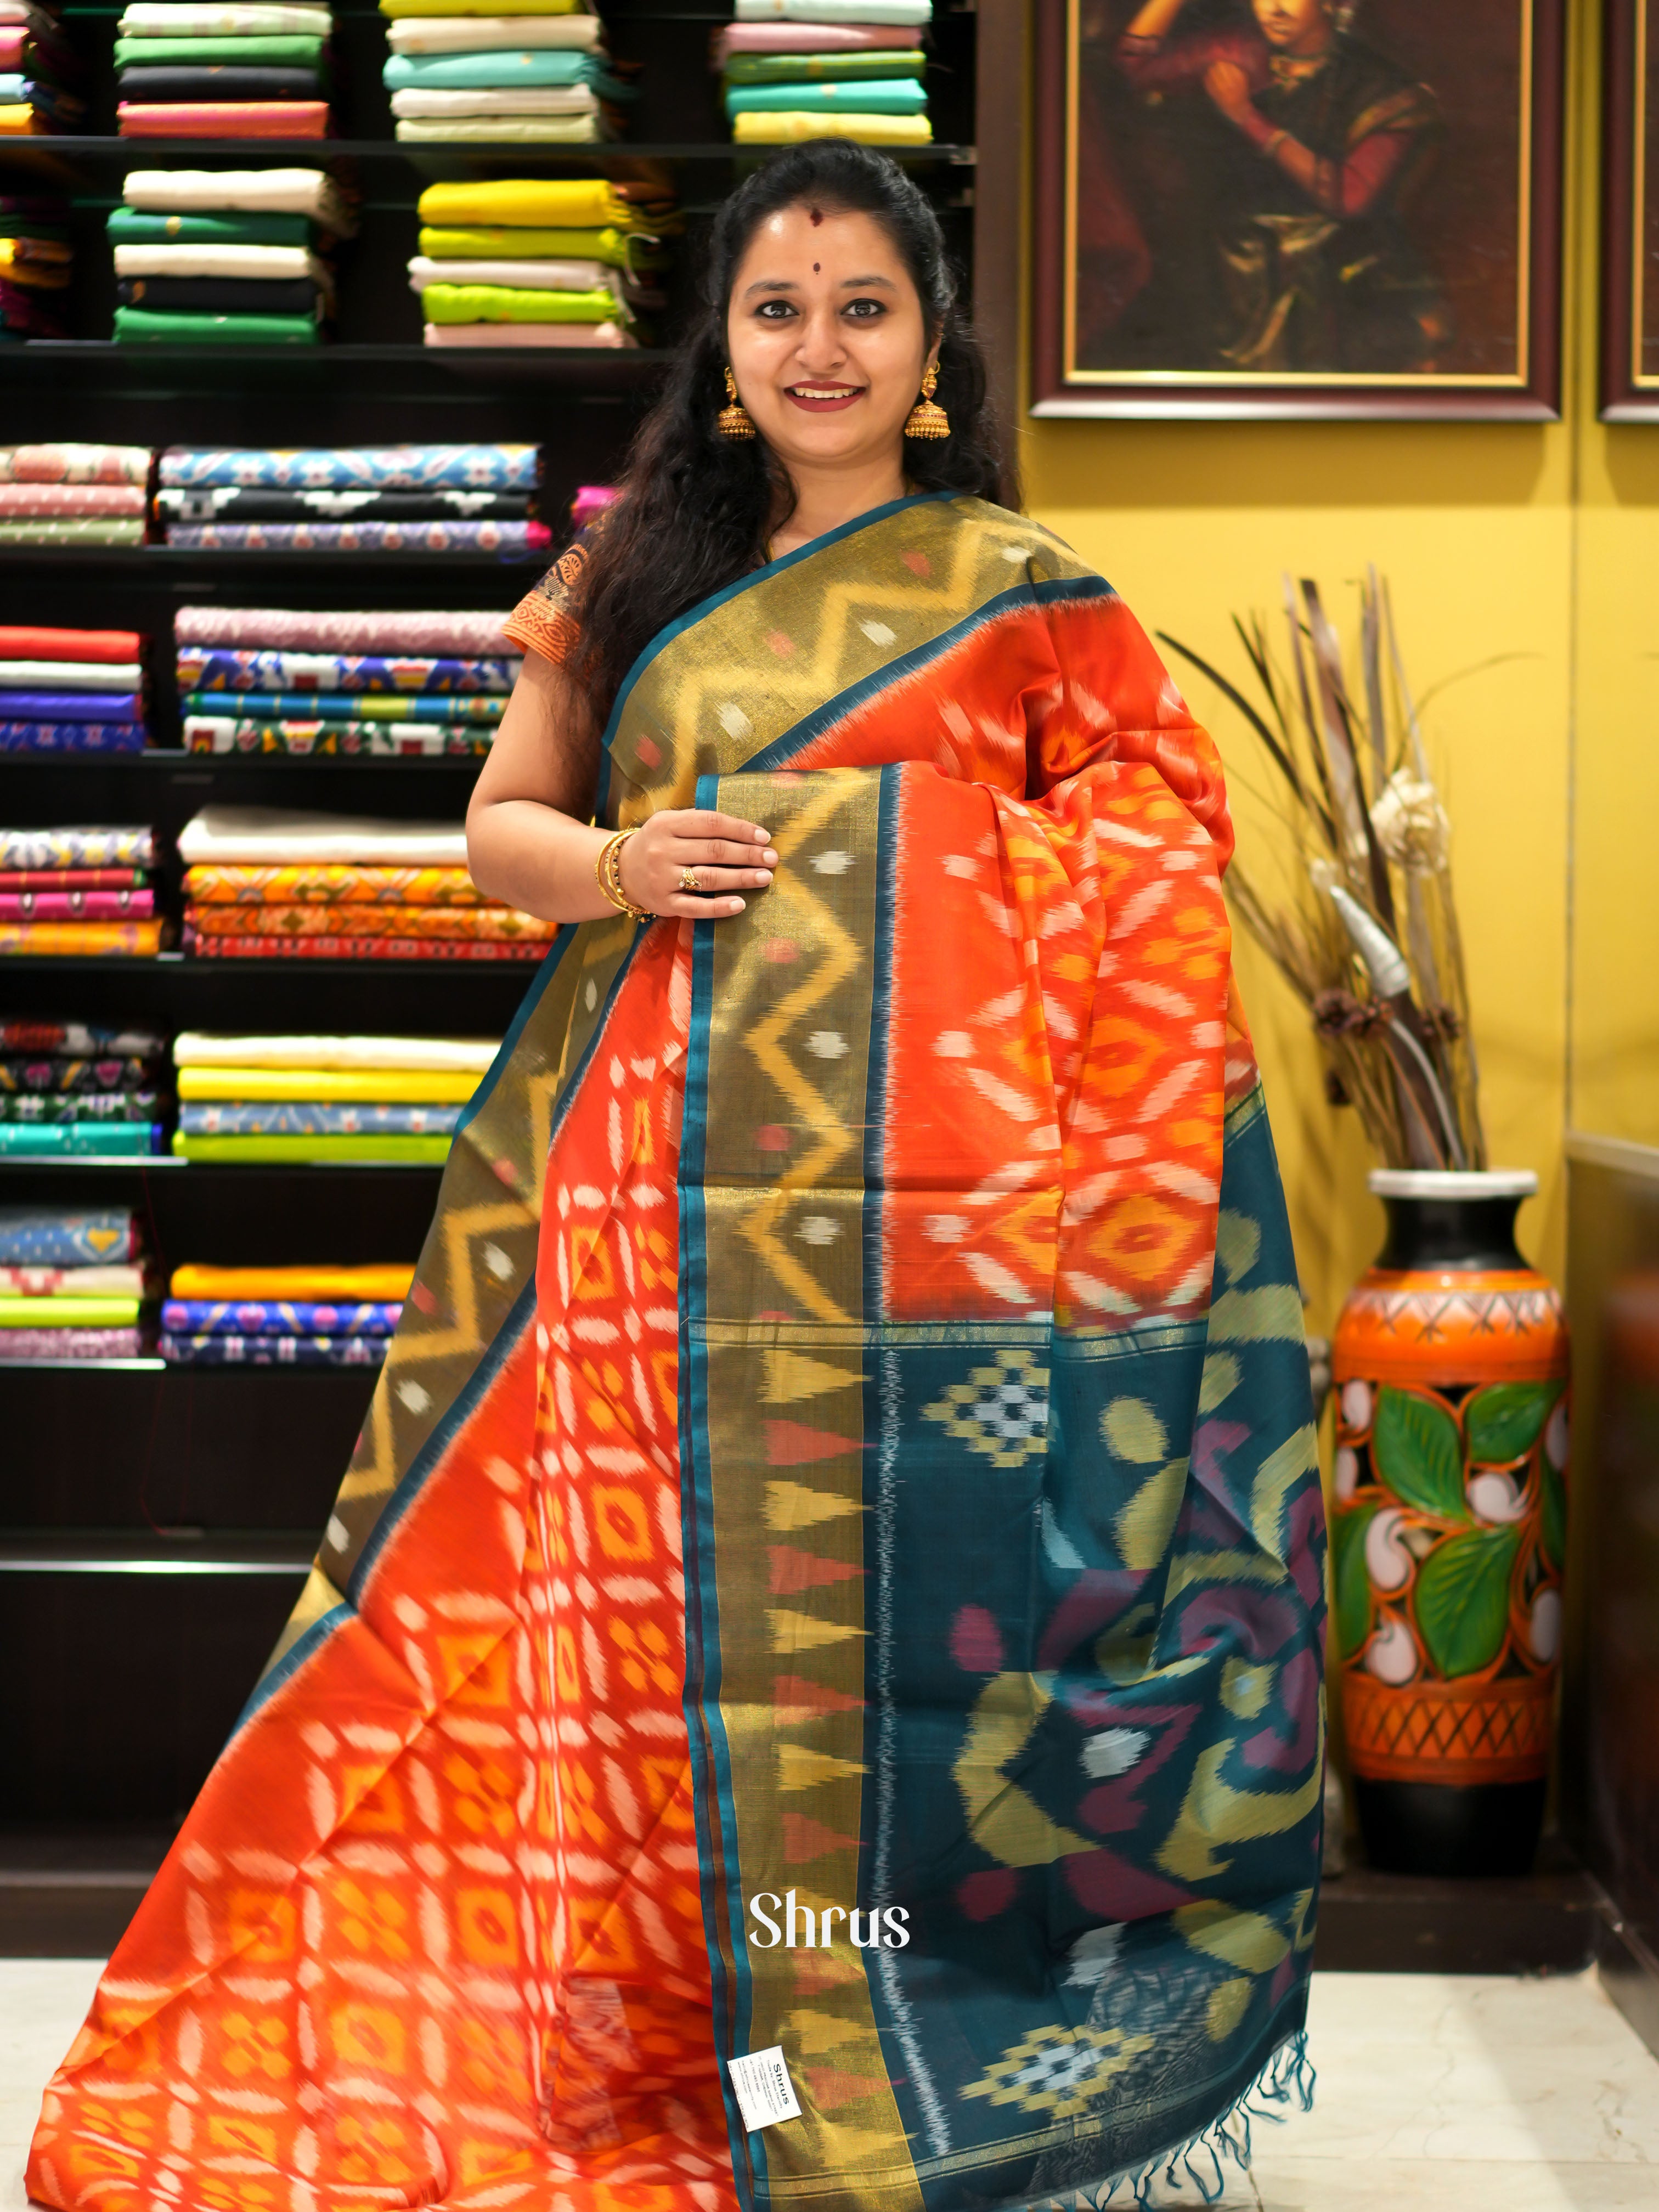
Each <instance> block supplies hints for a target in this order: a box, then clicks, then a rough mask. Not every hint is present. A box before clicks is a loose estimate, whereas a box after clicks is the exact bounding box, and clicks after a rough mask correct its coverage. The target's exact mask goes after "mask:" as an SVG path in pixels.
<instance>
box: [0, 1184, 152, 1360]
mask: <svg viewBox="0 0 1659 2212" xmlns="http://www.w3.org/2000/svg"><path fill="white" fill-rule="evenodd" d="M150 1287H151V1278H150V1274H149V1269H148V1268H147V1267H146V1265H145V1258H144V1250H143V1242H142V1238H141V1237H140V1233H139V1228H138V1224H137V1220H136V1218H134V1216H133V1215H132V1213H131V1212H130V1211H129V1210H128V1209H127V1208H126V1207H125V1206H108V1207H103V1208H100V1209H97V1210H95V1211H93V1212H77V1211H73V1210H71V1209H70V1208H68V1207H63V1206H0V1362H4V1361H8V1360H17V1359H135V1358H137V1357H138V1356H139V1353H140V1352H141V1350H142V1339H141V1337H140V1334H139V1328H140V1322H141V1319H142V1316H143V1305H144V1301H145V1299H146V1297H149V1294H150Z"/></svg>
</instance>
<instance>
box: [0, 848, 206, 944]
mask: <svg viewBox="0 0 1659 2212" xmlns="http://www.w3.org/2000/svg"><path fill="white" fill-rule="evenodd" d="M154 866H155V833H154V831H153V830H149V829H101V828H96V829H87V828H81V827H75V828H70V829H0V883H4V884H15V885H16V886H17V887H18V888H17V889H16V890H14V891H12V892H11V893H10V894H9V898H15V899H18V900H27V901H28V902H30V903H29V906H28V908H27V911H26V910H25V909H24V908H22V907H21V906H19V907H18V908H17V909H16V910H15V918H14V915H13V914H12V913H11V912H8V911H6V910H5V909H0V953H13V954H18V955H33V954H40V953H53V954H61V955H70V954H76V953H78V954H81V955H82V956H88V955H91V954H94V953H100V954H101V953H134V954H152V953H156V952H159V951H161V947H162V946H163V945H168V944H171V943H172V941H173V937H172V927H173V926H172V924H171V923H170V922H167V921H158V920H157V919H156V918H155V909H154V905H153V897H154V895H153V893H152V892H151V890H150V889H149V870H150V869H151V868H153V867H154ZM106 898H113V899H115V900H117V901H119V900H121V899H123V898H125V899H126V900H128V901H129V902H130V903H128V904H127V905H125V906H120V905H118V906H117V907H116V908H114V910H113V911H111V910H109V909H107V908H105V907H104V905H103V904H102V901H103V900H105V899H106ZM42 899H50V900H52V901H53V902H54V903H53V904H52V905H50V906H48V907H47V908H46V911H45V912H44V913H42V912H41V911H40V901H41V900H42ZM59 899H61V900H63V901H64V904H63V905H61V906H59V905H58V904H56V903H55V902H56V901H58V900H59ZM88 901H96V902H99V903H97V904H95V905H93V906H90V907H89V906H88ZM137 902H142V903H137Z"/></svg>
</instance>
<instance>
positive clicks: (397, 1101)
mask: <svg viewBox="0 0 1659 2212" xmlns="http://www.w3.org/2000/svg"><path fill="white" fill-rule="evenodd" d="M477 1087H478V1078H477V1076H476V1075H469V1074H465V1073H462V1074H459V1075H445V1074H441V1073H437V1072H436V1071H435V1070H430V1069H427V1070H422V1069H410V1068H404V1067H351V1068H345V1067H181V1068H180V1069H179V1097H181V1098H238V1099H244V1100H246V1101H248V1102H249V1103H252V1102H253V1101H255V1100H262V1099H268V1098H298V1099H301V1100H303V1101H304V1102H305V1103H307V1105H309V1104H311V1103H313V1101H315V1102H316V1103H319V1104H321V1103H323V1102H324V1101H325V1100H328V1099H355V1100H356V1101H357V1102H358V1103H363V1104H368V1105H374V1106H404V1105H409V1106H464V1105H465V1103H466V1102H467V1100H468V1099H469V1098H470V1097H471V1096H472V1094H473V1092H474V1091H476V1090H477Z"/></svg>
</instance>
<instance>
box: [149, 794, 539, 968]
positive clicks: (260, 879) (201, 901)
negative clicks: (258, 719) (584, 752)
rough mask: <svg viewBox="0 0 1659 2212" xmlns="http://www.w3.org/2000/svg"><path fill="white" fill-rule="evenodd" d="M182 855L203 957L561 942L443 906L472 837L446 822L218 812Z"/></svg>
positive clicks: (462, 952) (480, 905)
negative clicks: (442, 892) (444, 894)
mask: <svg viewBox="0 0 1659 2212" xmlns="http://www.w3.org/2000/svg"><path fill="white" fill-rule="evenodd" d="M179 853H180V854H181V855H182V857H183V858H184V860H185V862H186V863H187V864H188V865H187V867H186V870H185V945H186V946H187V947H188V948H189V949H190V950H191V951H194V952H196V953H197V954H198V955H199V956H201V957H204V958H209V959H243V960H270V959H276V958H286V959H301V960H306V959H309V960H524V959H538V958H539V957H541V955H542V954H543V953H544V952H546V951H548V949H549V948H550V945H552V942H553V939H554V935H555V927H554V925H553V923H551V922H550V921H542V920H541V919H540V918H539V917H538V915H532V914H521V913H520V911H519V910H518V908H515V907H510V906H502V905H500V904H499V903H497V902H495V900H493V899H481V900H480V901H479V902H477V904H476V905H473V906H464V905H459V904H457V903H455V902H454V901H453V898H449V899H440V898H439V896H438V891H439V889H440V887H443V888H444V889H446V890H450V891H453V890H458V889H459V884H460V878H461V876H462V875H464V874H465V869H466V832H465V830H464V829H452V828H451V826H450V825H449V823H447V822H383V821H379V820H373V819H368V820H365V819H360V818H357V817H352V816H349V815H338V814H299V813H292V812H290V811H288V810H287V809H286V808H283V807H275V806H210V807H206V808H204V810H203V811H202V812H201V813H200V814H197V815H196V816H194V817H192V819H191V820H190V821H189V822H187V823H185V826H184V828H183V829H181V830H180V831H179Z"/></svg>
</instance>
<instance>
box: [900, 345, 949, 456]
mask: <svg viewBox="0 0 1659 2212" xmlns="http://www.w3.org/2000/svg"><path fill="white" fill-rule="evenodd" d="M938 384H939V370H938V368H936V367H935V366H934V364H933V362H931V361H930V362H928V364H927V368H926V370H925V371H924V373H923V375H922V380H921V398H920V399H918V400H917V402H916V404H915V406H914V407H913V408H912V409H911V410H910V412H909V413H908V415H907V416H905V418H904V435H905V436H906V437H907V438H948V437H949V436H950V435H951V418H950V416H948V415H947V414H946V413H945V410H944V409H943V408H942V407H941V406H940V405H939V403H938V401H937V400H936V399H935V398H933V393H934V391H935V389H936V388H937V386H938Z"/></svg>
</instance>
